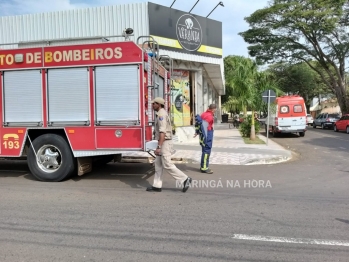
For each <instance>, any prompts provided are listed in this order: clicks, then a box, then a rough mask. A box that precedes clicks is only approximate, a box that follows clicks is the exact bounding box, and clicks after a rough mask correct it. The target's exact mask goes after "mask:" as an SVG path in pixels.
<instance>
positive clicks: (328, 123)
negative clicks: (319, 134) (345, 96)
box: [313, 113, 340, 129]
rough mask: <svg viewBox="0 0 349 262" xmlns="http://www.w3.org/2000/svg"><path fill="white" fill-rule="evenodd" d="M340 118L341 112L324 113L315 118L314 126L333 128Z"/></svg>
mask: <svg viewBox="0 0 349 262" xmlns="http://www.w3.org/2000/svg"><path fill="white" fill-rule="evenodd" d="M339 119H340V116H339V114H329V113H323V114H320V115H318V117H317V118H315V119H314V122H313V127H314V128H316V127H317V126H321V128H322V129H325V128H333V126H334V123H336V122H337V121H338V120H339Z"/></svg>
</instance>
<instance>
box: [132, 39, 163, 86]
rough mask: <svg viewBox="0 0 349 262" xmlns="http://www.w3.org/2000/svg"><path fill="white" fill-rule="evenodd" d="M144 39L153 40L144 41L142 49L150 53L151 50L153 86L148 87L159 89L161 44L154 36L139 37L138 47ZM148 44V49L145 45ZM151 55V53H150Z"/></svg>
mask: <svg viewBox="0 0 349 262" xmlns="http://www.w3.org/2000/svg"><path fill="white" fill-rule="evenodd" d="M142 38H150V39H151V40H148V41H144V42H143V43H142V49H143V50H144V51H145V52H147V53H148V51H149V50H151V51H152V52H151V56H152V58H153V59H152V60H151V74H152V84H151V85H149V86H148V88H151V89H152V90H153V89H159V67H158V66H159V58H160V57H159V44H158V43H157V42H156V41H155V40H154V38H153V37H152V36H139V37H138V38H137V45H139V40H140V39H142ZM146 44H147V48H145V45H146ZM148 55H149V53H148Z"/></svg>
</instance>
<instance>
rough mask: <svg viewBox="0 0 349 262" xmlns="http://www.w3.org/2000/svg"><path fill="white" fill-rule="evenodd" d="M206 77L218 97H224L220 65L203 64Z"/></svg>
mask: <svg viewBox="0 0 349 262" xmlns="http://www.w3.org/2000/svg"><path fill="white" fill-rule="evenodd" d="M203 66H204V68H205V70H206V72H207V75H208V77H209V78H210V79H211V82H212V84H213V86H214V88H215V89H216V91H217V93H218V94H219V95H221V96H222V95H225V85H224V80H223V75H222V72H223V70H222V68H221V65H214V64H203Z"/></svg>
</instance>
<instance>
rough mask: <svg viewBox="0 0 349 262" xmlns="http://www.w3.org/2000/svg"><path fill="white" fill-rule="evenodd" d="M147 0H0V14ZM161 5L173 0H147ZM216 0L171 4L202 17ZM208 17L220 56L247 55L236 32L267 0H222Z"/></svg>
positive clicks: (245, 27)
mask: <svg viewBox="0 0 349 262" xmlns="http://www.w3.org/2000/svg"><path fill="white" fill-rule="evenodd" d="M140 2H148V1H147V0H0V16H11V15H23V14H34V13H42V12H50V11H61V10H68V9H76V8H85V7H95V6H106V5H117V4H126V3H140ZM149 2H153V3H156V4H160V5H163V6H168V7H169V6H171V4H172V3H173V2H174V0H150V1H149ZM219 2H220V1H218V0H199V2H198V3H197V0H176V1H175V3H174V4H173V6H172V8H175V9H179V10H181V11H187V12H189V11H190V9H192V7H193V6H194V5H195V3H197V4H196V6H195V7H194V9H193V10H192V11H191V13H192V14H195V15H200V16H203V17H206V16H207V15H208V14H209V13H210V12H211V11H212V9H213V8H214V7H215V6H216V5H217V4H218V3H219ZM222 2H223V4H224V7H222V6H218V7H217V8H216V9H215V10H214V11H213V12H212V14H211V15H210V16H209V18H211V19H214V20H217V21H221V22H222V26H223V56H227V55H241V56H245V57H247V56H248V52H247V46H248V45H247V44H246V43H245V41H244V40H243V38H242V37H241V36H239V35H238V33H240V32H243V31H245V30H247V29H248V28H249V27H248V24H247V23H246V22H245V20H244V18H245V17H246V16H249V15H250V14H252V13H253V12H254V11H255V10H257V9H261V8H264V7H266V6H267V2H268V0H225V1H222Z"/></svg>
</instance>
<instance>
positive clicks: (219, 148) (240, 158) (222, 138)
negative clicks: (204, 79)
mask: <svg viewBox="0 0 349 262" xmlns="http://www.w3.org/2000/svg"><path fill="white" fill-rule="evenodd" d="M193 135H194V133H193ZM258 137H259V138H260V139H262V140H264V142H266V137H264V136H263V135H258ZM174 148H175V150H176V152H175V153H174V154H173V155H172V159H175V160H181V161H183V162H191V163H200V159H201V147H200V145H199V138H198V137H196V138H192V139H191V140H190V141H188V142H185V143H180V142H175V143H174ZM123 156H126V157H130V156H131V157H149V156H150V155H149V154H148V153H144V152H124V153H123ZM291 157H292V154H291V152H290V151H289V150H286V149H285V148H283V147H282V146H280V145H278V144H277V143H275V142H274V141H272V140H270V139H269V141H268V145H266V144H245V142H244V140H243V139H242V137H241V135H240V132H239V130H238V129H235V128H232V129H229V124H223V123H222V124H215V131H214V138H213V148H212V153H211V157H210V164H218V165H252V164H271V163H280V162H284V161H287V160H290V159H291Z"/></svg>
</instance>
